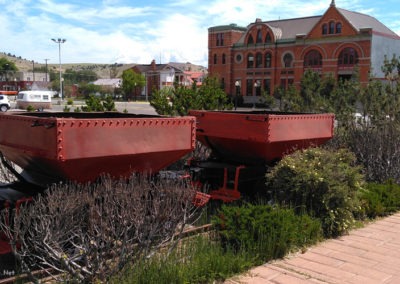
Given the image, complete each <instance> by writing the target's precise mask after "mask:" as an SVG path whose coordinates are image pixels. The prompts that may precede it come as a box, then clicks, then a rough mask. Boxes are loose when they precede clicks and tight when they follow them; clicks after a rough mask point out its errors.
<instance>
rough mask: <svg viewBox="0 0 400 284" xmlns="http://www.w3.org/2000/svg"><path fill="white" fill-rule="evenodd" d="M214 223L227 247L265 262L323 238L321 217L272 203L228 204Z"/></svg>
mask: <svg viewBox="0 0 400 284" xmlns="http://www.w3.org/2000/svg"><path fill="white" fill-rule="evenodd" d="M213 223H214V224H215V225H216V227H217V230H218V233H219V235H220V237H221V241H222V245H223V247H225V248H229V249H233V250H236V251H243V250H245V251H246V252H248V253H250V254H251V255H253V256H254V257H255V259H258V260H259V261H262V262H265V261H268V260H271V259H275V258H280V257H283V256H285V255H286V254H287V253H288V252H290V251H291V250H293V249H294V248H300V247H304V246H306V245H310V244H314V243H316V242H317V241H318V240H320V238H321V224H320V222H319V221H318V220H315V219H312V218H310V217H309V216H307V215H296V214H295V212H294V211H293V210H292V209H281V208H279V207H275V206H274V207H273V206H270V205H251V204H245V205H243V206H240V207H238V206H227V205H224V206H222V208H221V210H220V211H219V214H218V215H217V216H215V217H214V218H213Z"/></svg>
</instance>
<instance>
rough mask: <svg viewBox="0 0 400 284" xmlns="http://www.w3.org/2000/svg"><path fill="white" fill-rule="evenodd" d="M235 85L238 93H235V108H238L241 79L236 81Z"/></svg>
mask: <svg viewBox="0 0 400 284" xmlns="http://www.w3.org/2000/svg"><path fill="white" fill-rule="evenodd" d="M235 86H236V95H235V110H236V109H237V100H238V96H239V95H240V82H239V80H237V81H236V82H235Z"/></svg>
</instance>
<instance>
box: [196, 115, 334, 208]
mask: <svg viewBox="0 0 400 284" xmlns="http://www.w3.org/2000/svg"><path fill="white" fill-rule="evenodd" d="M189 115H192V116H195V117H196V119H197V139H198V140H199V141H200V142H202V143H203V144H204V145H206V146H208V147H209V148H211V150H212V156H213V162H212V163H207V162H205V163H203V162H199V163H197V165H198V166H199V167H200V168H203V169H204V170H207V171H204V174H205V175H206V176H207V175H208V173H209V172H210V171H214V170H218V167H220V168H223V179H222V183H219V182H216V183H215V184H214V186H215V185H217V188H216V189H214V190H212V191H210V195H211V199H218V200H222V201H223V202H232V201H234V200H237V199H239V198H240V197H241V191H243V190H244V191H251V189H250V188H248V187H252V186H255V185H250V184H248V183H245V182H246V181H249V180H253V181H254V182H255V184H256V183H257V181H259V180H261V181H263V178H264V176H265V168H264V167H265V166H266V165H273V164H274V163H275V162H276V161H278V160H280V159H281V158H282V157H283V156H284V155H286V154H289V153H291V152H293V151H294V150H297V149H304V148H307V147H311V146H319V145H321V144H323V143H325V142H326V141H328V140H329V139H331V138H332V137H333V128H334V115H333V114H294V113H279V112H266V111H250V112H236V111H235V112H227V111H197V110H194V111H190V112H189ZM229 171H230V172H234V175H231V176H230V177H228V172H229ZM205 180H206V182H209V181H207V177H206V178H205ZM242 182H243V186H244V188H240V186H241V184H242Z"/></svg>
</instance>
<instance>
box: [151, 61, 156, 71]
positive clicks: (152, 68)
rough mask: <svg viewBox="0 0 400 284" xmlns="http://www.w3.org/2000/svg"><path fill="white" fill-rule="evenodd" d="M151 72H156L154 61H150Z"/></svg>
mask: <svg viewBox="0 0 400 284" xmlns="http://www.w3.org/2000/svg"><path fill="white" fill-rule="evenodd" d="M151 70H152V71H156V70H157V68H156V61H155V60H154V59H153V60H152V61H151Z"/></svg>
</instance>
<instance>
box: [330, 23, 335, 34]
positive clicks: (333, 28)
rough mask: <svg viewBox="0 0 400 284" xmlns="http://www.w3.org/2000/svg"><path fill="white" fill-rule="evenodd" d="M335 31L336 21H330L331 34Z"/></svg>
mask: <svg viewBox="0 0 400 284" xmlns="http://www.w3.org/2000/svg"><path fill="white" fill-rule="evenodd" d="M334 33H335V22H329V34H334Z"/></svg>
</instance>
